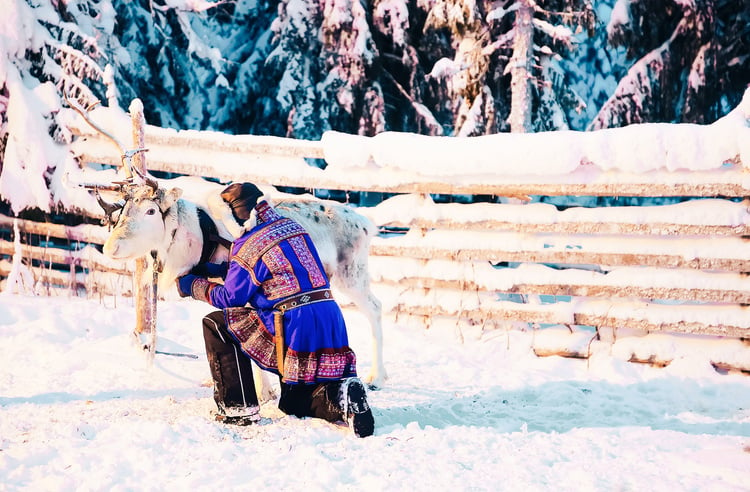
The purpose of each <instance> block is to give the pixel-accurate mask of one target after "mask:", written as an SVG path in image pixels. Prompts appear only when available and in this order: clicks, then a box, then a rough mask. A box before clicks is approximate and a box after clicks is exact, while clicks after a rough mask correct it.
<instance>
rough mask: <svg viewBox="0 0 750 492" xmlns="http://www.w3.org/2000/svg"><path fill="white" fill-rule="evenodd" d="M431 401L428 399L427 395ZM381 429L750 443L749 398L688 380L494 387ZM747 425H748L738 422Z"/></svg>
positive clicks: (399, 417) (402, 416) (732, 388)
mask: <svg viewBox="0 0 750 492" xmlns="http://www.w3.org/2000/svg"><path fill="white" fill-rule="evenodd" d="M423 394H424V393H423ZM374 407H375V408H374V409H373V411H374V413H375V415H376V419H377V423H378V426H389V425H398V424H401V425H406V424H408V423H410V422H417V423H419V424H420V426H422V427H424V426H427V425H429V426H432V427H435V428H446V427H450V426H476V427H488V428H493V429H497V430H500V431H501V432H515V431H518V430H519V429H520V428H521V427H522V426H523V425H524V424H526V426H527V429H528V430H529V431H539V432H557V433H564V432H567V431H570V430H572V429H575V428H591V427H650V428H651V429H654V430H672V431H677V432H684V433H688V434H712V435H739V436H750V422H748V420H749V417H750V394H748V391H747V388H746V387H744V386H740V385H722V386H718V387H711V386H708V385H706V386H703V385H699V384H697V383H695V382H691V381H685V380H681V379H676V378H675V379H673V378H666V379H659V380H654V381H650V382H643V383H639V384H635V385H614V384H611V383H607V382H581V381H558V382H550V383H546V384H542V385H539V386H533V387H528V388H523V389H518V390H510V391H509V390H504V389H502V388H500V387H491V388H488V389H487V390H486V391H484V392H481V393H479V394H476V395H472V396H468V397H460V398H456V397H455V392H454V391H442V392H439V393H435V394H434V398H433V399H432V401H429V402H427V403H422V404H417V405H413V406H401V407H386V408H377V404H375V405H374ZM739 419H742V420H744V421H745V422H738V421H733V420H739Z"/></svg>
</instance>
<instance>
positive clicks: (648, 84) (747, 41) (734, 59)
mask: <svg viewBox="0 0 750 492" xmlns="http://www.w3.org/2000/svg"><path fill="white" fill-rule="evenodd" d="M615 9H616V11H615V13H614V14H613V18H612V21H611V22H610V25H609V26H608V36H609V41H610V42H611V43H612V44H614V45H618V46H625V47H626V48H627V49H628V54H629V56H630V58H631V59H633V60H636V61H635V62H634V63H633V65H632V67H631V68H630V70H629V71H628V73H627V75H626V76H625V77H624V78H623V79H622V80H621V81H620V83H619V85H618V87H617V90H616V91H615V93H614V94H613V95H612V97H611V98H610V99H609V100H608V101H607V103H606V104H605V105H604V106H603V107H602V108H601V111H600V112H599V114H598V115H597V117H596V118H595V120H594V121H593V122H592V123H591V128H593V129H597V128H607V127H615V126H623V125H627V124H631V123H642V122H657V121H659V122H694V123H710V122H712V121H715V120H716V119H718V118H719V117H721V116H722V115H724V114H726V112H727V111H728V110H729V109H730V108H732V107H734V105H736V104H737V103H738V102H739V100H740V98H741V97H742V94H743V92H744V88H745V86H746V85H747V83H748V82H750V75H748V74H750V57H748V53H749V52H750V1H748V0H739V1H729V0H722V1H711V0H692V1H676V0H666V1H661V0H658V1H657V0H629V1H624V0H620V1H619V2H618V3H617V4H616V6H615Z"/></svg>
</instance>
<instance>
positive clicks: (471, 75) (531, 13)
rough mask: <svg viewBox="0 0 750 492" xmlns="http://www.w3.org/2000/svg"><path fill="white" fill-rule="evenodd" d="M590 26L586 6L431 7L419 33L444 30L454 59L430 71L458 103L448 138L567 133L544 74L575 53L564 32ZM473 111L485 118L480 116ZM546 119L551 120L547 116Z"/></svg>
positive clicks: (460, 3) (511, 2)
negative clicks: (452, 135) (505, 132)
mask: <svg viewBox="0 0 750 492" xmlns="http://www.w3.org/2000/svg"><path fill="white" fill-rule="evenodd" d="M594 20H595V16H594V12H593V9H592V6H591V4H590V2H588V1H586V0H567V1H566V0H548V1H546V2H543V1H535V0H508V1H506V2H503V3H500V4H496V3H491V2H476V3H475V2H473V1H471V0H447V1H441V0H437V1H435V2H434V3H431V4H430V5H429V13H428V16H427V21H426V22H425V27H426V28H428V29H448V30H450V32H451V36H452V40H453V44H454V45H455V46H456V50H455V52H454V56H453V58H452V59H449V58H447V57H446V58H444V59H441V60H439V61H438V62H437V63H436V64H435V66H434V67H433V69H432V71H431V72H430V73H431V75H432V76H433V77H437V78H440V79H442V80H445V83H446V84H447V85H448V86H449V87H450V90H449V92H450V93H451V94H452V96H453V97H454V98H455V99H458V101H457V102H456V103H455V108H456V110H455V112H454V115H455V118H454V122H455V129H454V133H455V134H457V135H478V134H483V133H495V132H497V131H502V130H504V129H506V128H507V127H508V126H509V127H510V130H511V131H515V132H529V131H535V130H540V129H559V128H567V125H566V124H565V121H564V112H563V111H562V109H561V108H560V102H559V101H558V99H559V96H558V95H557V93H556V92H553V91H551V90H550V87H551V81H550V80H547V79H546V75H547V74H548V73H549V71H550V66H551V65H553V64H554V63H555V62H554V59H555V58H559V56H560V53H562V54H566V53H568V52H569V51H570V50H571V49H572V48H573V45H574V37H575V33H574V32H573V31H572V30H571V29H570V28H569V26H577V27H579V28H581V27H583V28H586V29H592V28H593V25H594ZM508 79H510V80H508ZM558 92H559V90H558ZM490 97H491V98H492V101H491V102H490ZM475 101H476V102H477V103H478V104H475ZM478 106H481V107H485V108H486V112H484V113H483V114H481V115H480V112H479V111H478V109H477V107H478ZM535 114H537V115H542V116H544V118H539V117H535ZM550 114H554V115H555V118H553V119H550V118H547V116H549V115H550ZM469 115H471V117H469ZM498 115H500V117H499V116H498ZM464 125H469V126H468V127H464ZM506 125H507V126H506Z"/></svg>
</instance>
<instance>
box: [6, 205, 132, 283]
mask: <svg viewBox="0 0 750 492" xmlns="http://www.w3.org/2000/svg"><path fill="white" fill-rule="evenodd" d="M14 229H15V230H16V231H18V234H19V235H21V237H22V238H25V239H26V240H21V241H18V242H16V241H11V240H4V239H0V277H2V278H7V277H8V276H9V275H10V274H11V270H12V263H11V260H10V259H11V258H12V257H13V256H14V255H19V256H20V258H21V259H22V261H23V263H24V269H25V270H26V271H28V272H29V273H30V274H31V275H32V276H33V279H34V283H35V284H36V289H37V290H41V291H49V289H64V290H68V291H72V292H81V293H88V294H92V293H96V294H104V295H113V294H118V295H119V294H130V293H132V286H131V285H130V277H131V275H132V269H131V268H128V266H127V265H125V264H123V263H122V262H118V261H113V260H110V259H108V258H106V257H105V256H104V255H103V254H102V253H101V252H100V251H99V250H100V249H101V248H100V246H101V245H102V244H103V243H104V241H105V240H106V238H107V235H108V231H107V228H106V227H102V226H96V225H91V224H81V225H77V226H66V225H63V224H52V223H49V222H37V221H33V220H23V219H17V218H10V217H6V216H4V215H0V231H3V230H4V231H13V230H14ZM32 237H35V238H36V240H32V239H31V238H32ZM5 258H7V259H5ZM28 287H32V286H28Z"/></svg>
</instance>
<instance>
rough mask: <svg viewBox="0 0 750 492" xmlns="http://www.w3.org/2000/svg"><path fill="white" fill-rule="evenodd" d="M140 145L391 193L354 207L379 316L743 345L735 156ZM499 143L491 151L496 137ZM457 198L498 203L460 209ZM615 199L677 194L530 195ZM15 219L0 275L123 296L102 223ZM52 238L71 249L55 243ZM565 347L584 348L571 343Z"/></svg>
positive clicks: (171, 163) (258, 140)
mask: <svg viewBox="0 0 750 492" xmlns="http://www.w3.org/2000/svg"><path fill="white" fill-rule="evenodd" d="M97 111H99V113H96V112H95V113H93V114H92V118H94V119H96V118H99V119H100V120H102V121H107V122H108V123H109V127H108V130H110V131H111V132H112V133H114V134H115V135H117V134H121V135H122V139H121V140H122V141H128V138H127V135H128V134H129V131H130V122H129V120H128V119H127V118H128V117H127V115H125V114H118V113H116V112H114V111H111V110H106V109H100V110H97ZM747 126H748V125H747V119H746V118H745V119H744V120H743V121H741V122H740V123H739V124H738V126H737V127H736V128H734V127H733V128H734V129H733V130H732V131H736V132H737V134H738V140H741V139H742V138H746V137H747V133H748V131H749V130H748V128H747ZM69 127H70V129H71V131H72V132H73V133H74V134H75V135H77V138H76V140H75V141H74V143H73V145H72V149H73V152H74V153H75V154H76V155H77V156H78V158H79V159H80V161H81V162H82V163H101V164H111V165H113V166H116V165H119V164H120V156H119V155H118V152H117V150H116V149H115V148H114V147H113V146H112V145H111V143H110V142H109V141H107V139H105V138H103V137H102V136H101V135H100V134H98V133H97V132H95V131H93V130H92V129H91V128H90V127H89V126H88V125H87V124H86V123H84V122H83V120H82V119H81V118H79V117H77V116H76V115H74V114H72V113H71V114H70V115H69ZM693 130H694V129H693ZM538 135H539V136H538V137H537V138H538V140H537V142H538V144H539V145H545V138H546V137H545V135H544V134H538ZM334 137H336V138H344V139H345V141H346V142H349V140H351V145H353V146H354V147H353V148H355V149H356V148H362V147H365V146H367V145H371V144H372V142H371V141H369V140H368V139H365V138H364V137H351V138H350V137H343V136H341V137H337V136H334ZM612 137H613V138H617V137H618V136H617V134H616V133H615V134H613V135H612ZM376 138H377V137H376ZM357 139H360V140H357ZM748 141H750V140H748ZM329 144H330V142H329ZM358 145H359V147H357V146H358ZM145 146H146V147H147V148H148V149H149V151H148V156H147V157H148V168H149V170H150V171H161V172H165V173H172V174H175V175H191V176H202V177H205V178H212V179H215V180H219V181H224V182H226V181H253V182H256V183H258V184H269V185H276V186H286V187H297V188H303V189H306V190H310V191H312V190H315V189H318V190H350V191H366V192H380V193H384V196H391V195H393V196H392V197H391V198H389V199H387V200H385V201H383V202H382V203H380V204H379V205H376V206H373V207H362V208H360V211H361V212H362V213H363V214H365V215H367V216H369V217H370V218H371V219H372V220H373V221H374V222H376V224H377V225H378V226H379V227H380V228H381V231H382V232H381V234H380V235H379V236H378V237H376V238H374V240H373V244H372V248H371V270H372V272H371V274H372V279H373V282H374V286H375V290H376V294H378V295H379V296H380V297H381V300H382V301H383V304H384V309H385V311H386V313H387V312H390V313H392V314H395V315H408V316H417V317H419V318H421V319H423V320H424V321H425V322H427V323H429V322H430V320H435V319H437V318H441V319H446V318H447V319H453V320H456V322H457V323H458V322H459V321H461V322H463V323H470V324H481V325H482V326H486V327H501V326H510V325H513V324H517V323H528V324H530V326H543V325H546V324H549V325H558V326H564V327H567V328H568V329H569V330H570V332H571V333H574V332H576V329H577V328H576V327H579V326H593V327H597V328H598V329H601V330H603V329H605V328H606V329H617V328H621V327H625V328H628V329H638V330H643V331H646V332H669V333H684V334H691V335H708V336H714V337H716V336H718V337H730V338H733V339H739V340H746V339H747V338H748V333H750V331H749V330H750V311H749V309H750V308H748V304H750V276H748V273H749V272H750V247H748V246H749V244H748V238H750V210H749V209H750V202H749V201H748V200H747V199H746V197H748V196H750V192H749V191H750V179H749V177H750V173H748V170H747V169H746V168H745V167H744V165H743V164H744V163H743V161H742V158H741V155H740V152H738V153H737V154H736V155H735V154H734V153H732V155H728V156H726V158H725V159H724V162H723V165H722V166H720V167H716V168H714V169H710V170H702V171H689V170H679V169H678V170H670V171H667V170H654V171H650V172H644V173H637V172H628V171H621V170H618V169H613V168H610V169H607V170H606V171H604V170H596V169H593V170H592V168H591V167H590V166H594V167H596V165H597V163H590V162H583V158H582V162H581V164H582V166H581V168H577V169H575V170H573V171H572V172H570V173H567V174H565V175H552V176H544V175H523V174H519V175H513V176H488V175H483V174H481V173H480V174H472V173H467V174H466V176H464V177H461V178H460V179H457V178H456V177H455V176H454V177H451V178H448V179H446V178H442V177H441V176H439V175H437V174H433V175H431V174H430V173H429V171H427V172H424V173H415V172H414V171H413V170H409V169H405V168H398V167H396V168H393V169H391V168H385V167H379V168H377V169H374V168H373V166H372V165H370V166H367V165H364V166H359V167H357V166H355V167H352V168H351V169H347V170H346V172H335V171H336V170H335V169H333V166H331V165H329V168H327V169H325V170H323V169H320V168H319V167H315V166H311V165H309V164H308V163H307V162H305V160H304V159H303V158H308V159H319V160H320V161H319V162H322V161H323V160H325V161H326V162H329V161H330V162H333V161H334V160H335V159H334V158H333V157H331V156H330V155H329V153H330V150H329V149H330V145H328V147H327V145H326V143H325V142H310V141H298V140H289V139H283V138H276V137H254V136H230V135H218V134H216V133H211V132H196V131H174V130H169V129H163V128H158V127H153V126H147V128H146V134H145ZM497 152H498V159H501V158H502V145H501V146H500V147H499V148H498V149H497ZM471 158H472V157H471V156H470V155H466V156H465V159H466V161H465V164H464V163H460V165H465V166H466V167H467V168H470V167H471V164H472V163H471V160H470V159H471ZM665 159H666V157H665ZM457 164H459V163H457ZM584 164H585V165H584ZM604 167H606V166H604ZM584 168H585V169H584ZM385 171H387V172H385ZM462 195H491V196H492V197H495V198H497V197H507V199H506V198H499V199H493V200H490V201H488V202H485V203H456V201H460V199H461V196H462ZM624 196H627V197H662V198H664V197H679V199H675V200H671V201H669V200H667V202H669V203H667V204H663V205H660V204H654V205H649V206H599V207H597V206H586V207H582V206H566V207H560V206H555V205H552V204H550V203H542V202H543V201H545V200H546V201H552V198H551V197H566V198H565V200H566V201H567V202H570V203H575V201H576V200H579V201H580V200H584V201H586V202H587V203H593V202H596V201H597V200H596V197H602V198H608V197H609V198H610V201H612V199H613V198H616V197H624ZM531 197H533V199H531ZM579 197H582V198H579ZM592 197H593V198H592ZM599 202H601V203H606V200H599ZM652 202H653V203H657V202H656V201H654V200H652ZM97 213H98V211H97V212H94V213H92V214H91V217H96V216H97ZM14 222H15V223H16V225H17V227H18V230H19V231H20V232H21V233H22V234H23V235H26V236H27V237H30V236H34V237H36V240H34V241H31V242H30V243H29V244H23V245H21V246H19V245H18V243H16V244H14V243H13V242H12V241H11V240H10V239H4V240H0V255H2V261H0V276H2V277H7V276H8V274H9V272H10V269H11V257H12V255H13V254H14V253H16V254H20V255H22V256H23V257H26V258H28V260H27V262H26V263H27V265H28V266H29V267H30V269H31V271H32V272H33V273H34V275H35V276H36V278H37V279H39V280H41V281H42V282H43V283H44V284H45V285H55V286H57V287H62V288H65V289H74V290H76V291H79V292H80V291H85V292H87V293H88V294H89V295H92V294H94V295H97V294H98V295H105V294H106V295H110V294H122V295H127V294H128V293H129V292H130V291H131V287H130V285H129V283H128V278H127V275H128V273H129V271H130V270H131V268H130V267H129V266H128V265H125V264H122V263H118V262H113V261H112V260H109V259H107V258H105V257H103V255H102V254H101V253H100V252H99V251H100V248H98V245H101V244H102V243H103V240H104V239H105V238H106V235H107V231H106V229H105V228H104V227H99V226H96V225H82V226H77V227H68V226H63V225H52V224H41V223H38V222H34V221H31V220H17V221H16V220H14V219H10V218H7V217H0V230H4V231H10V230H11V229H13V227H14ZM9 236H12V234H8V233H6V234H5V237H6V238H7V237H9ZM49 238H58V241H57V243H58V245H59V243H60V242H63V243H66V244H67V246H65V245H64V244H63V245H62V246H63V247H62V248H60V247H56V246H55V245H54V244H53V243H55V241H50V240H49ZM71 244H80V245H81V247H80V248H79V247H72V246H71ZM19 249H20V251H19ZM745 347H746V348H747V342H746V341H745ZM537 352H538V353H540V354H542V353H545V351H544V349H542V348H539V349H538V350H537ZM557 352H558V353H559V352H560V351H559V350H558V351H557ZM562 352H565V350H563V351H562ZM584 352H585V350H584ZM567 355H578V356H585V354H582V353H581V349H580V348H579V349H573V348H571V349H570V350H568V351H567ZM633 359H634V360H637V359H638V358H637V357H635V356H634V357H633ZM740 359H741V360H740V361H739V362H737V361H735V362H726V361H725V362H721V361H717V362H716V363H717V365H727V366H734V367H738V368H739V369H741V370H744V371H750V358H749V357H748V350H745V352H744V355H742V357H741V358H740Z"/></svg>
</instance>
